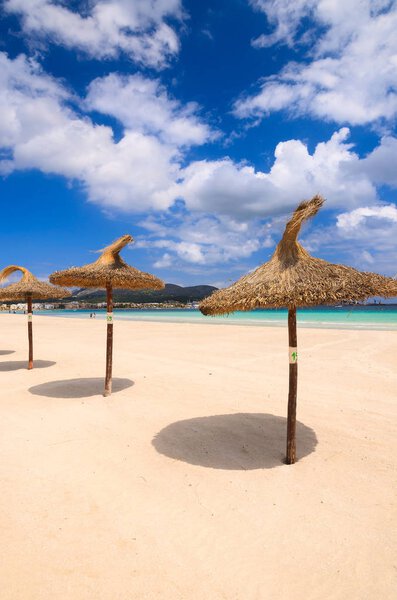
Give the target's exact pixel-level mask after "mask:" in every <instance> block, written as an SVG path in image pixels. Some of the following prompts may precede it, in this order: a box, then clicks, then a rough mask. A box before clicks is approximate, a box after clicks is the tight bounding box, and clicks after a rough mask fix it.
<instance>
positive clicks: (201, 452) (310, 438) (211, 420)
mask: <svg viewBox="0 0 397 600" xmlns="http://www.w3.org/2000/svg"><path fill="white" fill-rule="evenodd" d="M286 436H287V419H286V418H284V417H277V416H275V415H269V414H263V413H238V414H233V415H214V416H211V417H197V418H195V419H187V420H186V421H177V422H176V423H171V425H168V426H167V427H164V429H162V430H161V431H160V432H159V433H158V434H157V435H156V436H155V437H154V438H153V440H152V444H153V446H154V447H155V448H156V450H157V451H158V452H160V453H161V454H165V455H166V456H169V457H170V458H174V459H176V460H182V461H184V462H187V463H190V464H192V465H200V466H202V467H210V468H212V469H233V470H244V471H245V470H250V469H271V468H273V467H279V466H281V465H282V464H283V463H284V460H285V447H286ZM296 438H297V458H298V460H299V458H303V457H304V456H307V455H308V454H310V453H311V452H314V450H315V447H316V444H317V437H316V434H315V433H314V431H313V429H311V428H310V427H307V426H306V425H303V423H299V422H298V423H297V424H296Z"/></svg>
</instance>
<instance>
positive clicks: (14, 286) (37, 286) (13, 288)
mask: <svg viewBox="0 0 397 600" xmlns="http://www.w3.org/2000/svg"><path fill="white" fill-rule="evenodd" d="M15 271H20V272H21V273H22V277H21V279H20V280H19V281H18V282H17V283H11V284H10V285H8V286H6V287H3V288H0V300H3V301H4V300H5V301H14V300H22V301H23V302H26V303H27V309H28V310H27V312H28V340H29V363H28V369H33V323H32V320H33V314H32V300H53V299H55V298H65V296H70V292H68V291H67V290H65V289H63V288H61V287H57V286H55V285H50V284H49V283H46V282H44V281H39V280H38V279H37V277H35V276H34V275H33V273H31V272H30V271H28V269H25V267H19V266H17V265H10V266H9V267H6V268H5V269H3V270H2V271H1V273H0V282H2V281H5V280H6V279H7V278H8V277H9V276H10V275H11V274H12V273H14V272H15Z"/></svg>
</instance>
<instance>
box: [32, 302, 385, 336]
mask: <svg viewBox="0 0 397 600" xmlns="http://www.w3.org/2000/svg"><path fill="white" fill-rule="evenodd" d="M91 313H93V311H92V310H87V309H79V310H66V309H65V310H45V311H35V314H37V315H46V316H49V317H51V316H54V317H55V316H57V317H69V318H70V317H72V318H73V317H74V318H81V319H89V318H90V314H91ZM95 314H96V318H97V319H104V318H105V316H106V310H96V311H95ZM297 315H298V323H299V325H300V326H303V327H317V328H320V327H321V328H332V329H374V330H396V331H397V305H387V304H383V305H377V306H344V307H327V306H322V307H316V308H302V309H299V310H298V312H297ZM114 319H115V320H120V321H122V320H131V321H162V322H167V323H209V324H211V323H212V324H216V323H224V324H229V325H262V326H274V327H277V326H284V325H286V323H287V310H285V309H278V310H254V311H250V312H236V313H233V314H231V315H229V316H222V317H205V316H203V315H202V314H201V313H200V311H199V310H194V309H157V310H153V309H141V310H140V309H117V310H115V312H114Z"/></svg>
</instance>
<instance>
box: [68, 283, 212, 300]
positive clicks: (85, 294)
mask: <svg viewBox="0 0 397 600" xmlns="http://www.w3.org/2000/svg"><path fill="white" fill-rule="evenodd" d="M216 289H217V288H216V287H213V286H212V285H195V286H192V287H182V286H180V285H175V284H173V283H166V284H165V288H164V289H163V290H137V291H134V290H114V292H113V301H114V302H138V303H141V302H167V301H169V300H176V301H178V302H194V301H197V300H202V299H203V298H206V297H207V296H209V295H210V294H211V293H212V292H213V291H214V290H216ZM72 300H80V301H81V302H105V301H106V292H105V290H104V289H96V288H81V289H80V290H77V291H76V292H75V293H74V294H73V296H72V297H71V298H68V300H67V301H69V302H70V301H72Z"/></svg>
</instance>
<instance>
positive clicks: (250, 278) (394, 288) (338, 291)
mask: <svg viewBox="0 0 397 600" xmlns="http://www.w3.org/2000/svg"><path fill="white" fill-rule="evenodd" d="M323 203H324V199H323V198H322V197H321V196H319V195H317V196H314V197H313V198H312V199H311V200H309V201H305V202H301V203H300V204H299V206H298V208H297V209H296V210H295V212H294V214H293V216H292V219H291V220H290V221H289V222H288V223H287V225H286V228H285V231H284V235H283V237H282V239H281V241H280V242H279V244H278V246H277V248H276V250H275V252H274V254H273V256H272V257H271V259H270V260H269V261H268V262H267V263H265V264H263V265H262V266H260V267H259V268H258V269H256V270H255V271H254V272H253V273H249V274H248V275H245V276H244V277H242V278H241V279H239V280H238V281H237V282H236V283H234V284H233V285H231V286H230V287H228V288H225V289H223V290H218V291H216V292H214V293H213V294H212V295H211V296H209V297H208V298H206V299H205V300H204V301H203V302H201V304H200V310H201V312H202V313H203V314H204V315H220V314H227V313H231V312H234V311H236V310H244V311H245V310H253V309H256V308H282V307H286V308H288V338H289V359H290V365H289V395H288V419H287V460H286V462H287V463H288V464H292V463H294V462H295V454H296V442H295V430H296V397H297V381H298V364H297V360H298V351H297V334H296V308H297V307H304V306H317V305H320V304H339V303H340V302H351V301H358V300H365V299H367V298H369V297H371V296H383V297H392V296H397V282H396V281H395V280H393V279H391V278H388V277H382V276H381V275H377V274H376V273H363V272H360V271H356V270H355V269H353V268H351V267H346V266H344V265H335V264H331V263H329V262H326V261H325V260H321V259H319V258H314V257H313V256H311V255H310V254H309V253H308V252H307V251H306V250H305V249H304V248H303V247H302V246H301V245H300V244H299V242H298V241H297V238H298V234H299V231H300V229H301V226H302V223H303V222H304V221H306V220H307V219H309V218H310V217H313V216H314V215H316V214H317V212H318V211H319V209H320V208H321V207H322V205H323Z"/></svg>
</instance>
